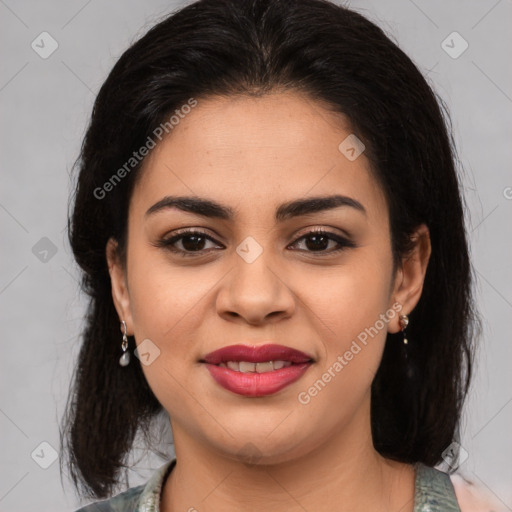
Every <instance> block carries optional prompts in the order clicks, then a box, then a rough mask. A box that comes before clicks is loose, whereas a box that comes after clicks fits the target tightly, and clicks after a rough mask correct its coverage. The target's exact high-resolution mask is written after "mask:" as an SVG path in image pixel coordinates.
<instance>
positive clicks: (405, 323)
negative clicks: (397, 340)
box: [400, 315, 409, 345]
mask: <svg viewBox="0 0 512 512" xmlns="http://www.w3.org/2000/svg"><path fill="white" fill-rule="evenodd" d="M408 325H409V317H408V316H407V315H400V327H401V328H402V333H403V337H404V345H407V343H409V341H408V340H407V337H406V334H405V329H406V327H407V326H408Z"/></svg>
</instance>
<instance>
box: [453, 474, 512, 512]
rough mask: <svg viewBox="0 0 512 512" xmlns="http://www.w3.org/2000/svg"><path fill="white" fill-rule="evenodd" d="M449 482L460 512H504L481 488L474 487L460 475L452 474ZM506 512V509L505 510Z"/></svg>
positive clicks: (502, 506)
mask: <svg viewBox="0 0 512 512" xmlns="http://www.w3.org/2000/svg"><path fill="white" fill-rule="evenodd" d="M450 480H451V482H452V484H453V488H454V489H455V494H456V496H457V501H458V503H459V507H460V510H461V512H489V511H490V510H492V511H494V512H500V511H505V510H506V509H505V506H504V505H503V503H500V502H499V501H498V500H497V499H496V498H495V497H493V496H492V495H491V494H490V493H489V492H488V491H486V490H485V489H484V488H483V487H482V486H478V485H475V484H473V483H471V482H469V481H468V480H466V479H465V478H464V477H463V476H462V475H460V474H458V473H454V474H452V475H450ZM507 510H508V509H507Z"/></svg>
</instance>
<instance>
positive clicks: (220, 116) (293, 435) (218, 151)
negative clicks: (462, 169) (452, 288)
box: [107, 92, 428, 463]
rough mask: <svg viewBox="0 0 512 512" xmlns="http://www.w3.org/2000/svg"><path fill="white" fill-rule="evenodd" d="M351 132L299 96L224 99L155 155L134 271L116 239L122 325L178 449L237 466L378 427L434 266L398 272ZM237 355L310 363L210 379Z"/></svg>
mask: <svg viewBox="0 0 512 512" xmlns="http://www.w3.org/2000/svg"><path fill="white" fill-rule="evenodd" d="M350 135H351V130H350V126H349V124H348V122H347V120H346V119H344V118H343V117H342V116H341V115H335V114H334V113H332V112H329V111H328V110H326V109H325V108H323V107H322V105H320V104H319V103H316V102H314V101H312V100H311V99H308V98H307V97H305V96H302V95H299V94H296V93H291V92H287V93H279V94H278V93H276V94H272V95H267V96H264V97H260V98H246V97H244V98H242V97H237V98H234V97H230V98H220V97H216V98H211V99H205V100H199V101H198V104H197V106H196V107H195V108H194V109H193V110H192V111H191V112H190V113H189V114H188V115H187V116H185V117H184V118H183V119H181V120H180V122H179V124H178V125H176V126H175V127H174V129H173V131H172V132H171V133H170V135H169V136H168V137H167V138H166V139H163V141H162V142H161V143H160V144H159V145H158V146H157V147H156V148H155V149H153V150H152V152H151V153H150V155H149V156H148V157H147V158H146V161H145V165H144V169H143V170H142V175H141V177H140V180H139V181H138V183H137V185H136V186H135V188H134V191H133V195H132V198H131V203H130V208H129V218H128V241H127V259H126V266H123V265H122V264H121V263H120V262H119V261H118V259H116V256H115V243H114V242H113V241H111V242H109V245H108V247H107V257H108V259H109V267H110V272H111V278H112V289H113V297H114V302H115V305H116V308H117V311H118V313H119V317H120V319H124V320H125V321H126V323H127V326H128V333H129V334H133V335H134V336H135V339H136V343H137V345H138V346H139V349H141V353H143V354H146V355H145V356H143V357H142V359H143V363H146V364H142V369H143V371H144V374H145V376H146V378H147V381H148V383H149V385H150V387H151V389H152V390H153V392H154V394H155V395H156V397H157V398H158V400H159V401H160V403H161V404H162V405H163V407H164V408H165V409H166V410H167V411H168V413H169V415H170V418H171V424H172V428H173V433H174V437H175V442H176V449H177V450H178V448H179V439H180V436H181V438H182V439H185V438H187V437H188V438H193V439H195V440H197V442H199V443H201V444H202V445H203V446H205V447H208V448H210V449H212V450H215V451H217V452H218V453H222V454H224V455H226V456H228V457H232V458H235V457H236V456H237V454H238V453H240V451H241V450H242V451H243V450H244V449H246V448H247V446H249V445H250V446H252V447H253V448H254V451H255V452H256V453H257V454H258V457H260V458H261V461H262V462H263V461H265V462H268V463H272V462H277V461H285V460H289V459H291V458H293V457H297V456H300V455H301V454H307V453H308V452H310V451H311V450H313V449H315V447H318V446H319V445H320V444H321V443H323V442H325V439H334V438H335V437H336V436H339V435H342V434H343V433H345V434H347V433H348V432H349V430H350V428H353V426H354V425H359V428H361V427H362V425H365V426H366V427H367V426H369V403H370V401H369V398H370V386H371V383H372V380H373V377H374V375H375V373H376V371H377V369H378V366H379V363H380V360H381V356H382V352H383V348H384V343H385V340H386V334H387V332H397V331H398V330H399V324H398V312H399V310H400V309H402V312H404V313H409V312H410V311H411V310H412V309H413V307H414V305H415V303H416V302H417V300H418V299H419V294H420V293H421V285H422V282H423V276H424V271H425V267H426V259H425V258H423V259H421V258H412V259H410V261H409V263H408V264H407V265H408V266H404V267H403V268H401V267H399V270H398V272H397V273H396V275H393V261H392V254H391V241H390V228H389V219H388V213H387V212H388V209H387V204H386V199H385V197H384V195H383V192H382V190H381V188H380V186H379V184H378V183H377V182H376V181H375V179H374V178H373V177H372V175H371V172H370V167H369V162H368V160H367V158H366V156H365V154H364V152H363V153H362V154H361V155H360V156H359V157H357V158H355V159H354V154H355V153H354V152H352V151H350V147H353V144H352V146H351V145H350V144H349V143H350V141H351V139H349V140H348V142H345V143H344V144H345V145H343V144H342V146H341V149H340V144H341V143H342V142H343V141H345V139H347V137H349V136H350ZM346 144H348V146H346ZM347 148H348V150H347ZM355 149H356V150H357V149H358V148H357V147H356V148H355ZM348 157H350V158H348ZM178 196H179V197H183V196H186V197H192V198H193V199H202V200H208V201H210V202H212V203H215V204H216V205H217V206H216V207H214V208H213V207H211V205H210V206H209V207H207V208H203V209H202V214H201V213H199V212H198V211H197V209H195V211H190V210H194V208H192V207H191V205H192V202H188V203H184V204H183V203H182V204H181V206H180V205H178V204H177V203H173V202H172V201H170V199H171V198H176V197H178ZM337 196H339V197H338V198H337V199H336V197H337ZM340 197H341V199H340ZM312 198H316V199H318V201H317V202H308V200H310V199H312ZM325 198H330V199H331V201H330V202H329V201H324V199H325ZM333 198H335V199H334V200H333ZM296 202H297V203H296ZM294 203H296V204H294ZM187 205H188V207H187ZM315 206H316V207H315ZM319 230H320V231H322V232H323V233H315V231H319ZM190 231H192V232H193V233H192V234H191V233H190ZM427 252H428V251H427ZM426 258H427V259H428V254H427V256H426ZM142 343H144V345H142V348H141V344H142ZM239 344H241V345H246V346H248V347H249V348H251V347H255V346H256V347H260V346H262V345H266V344H277V345H282V346H284V347H287V348H290V349H295V350H297V351H300V352H302V353H303V354H305V355H306V356H307V358H310V361H309V362H308V363H304V364H302V365H301V364H299V363H297V362H295V363H293V364H292V365H291V366H286V367H285V368H283V369H281V370H279V369H274V370H272V372H275V375H277V376H275V377H270V378H268V377H269V376H268V375H267V376H266V377H264V378H263V379H261V380H260V381H259V382H260V384H259V385H258V384H257V383H255V382H256V379H257V378H258V377H256V376H255V374H251V375H247V374H243V373H238V375H235V376H234V377H233V373H230V375H231V377H229V378H228V379H227V380H228V381H229V382H231V384H230V385H228V386H227V387H225V386H226V384H224V385H222V384H220V383H219V382H220V381H222V379H223V377H222V375H225V374H226V373H228V372H234V371H236V370H233V369H231V368H222V367H216V368H215V369H214V371H213V372H212V371H210V370H209V369H208V366H209V365H208V364H207V363H206V362H205V358H206V357H207V355H208V354H210V353H211V352H213V351H216V350H218V349H221V348H223V347H227V346H233V345H239ZM283 354H284V355H282V356H279V357H281V359H282V360H286V359H287V358H288V359H290V358H291V356H290V355H289V354H286V352H284V353H283ZM230 357H231V359H234V358H235V357H234V356H230ZM244 357H245V359H244ZM249 357H250V356H249V355H245V356H242V360H244V361H246V360H247V359H249ZM268 357H269V358H271V359H273V360H274V361H276V360H277V359H278V358H279V357H278V356H277V355H275V354H274V355H271V356H268ZM144 359H145V360H146V361H144ZM249 362H250V361H249ZM290 362H291V361H290ZM131 364H140V363H139V361H138V360H137V359H135V358H134V359H133V360H132V363H131ZM212 366H213V364H212ZM274 366H276V367H278V366H279V363H277V364H276V363H273V366H271V367H269V366H265V365H262V366H259V367H258V368H259V369H258V370H257V371H256V373H258V371H260V370H261V371H264V372H268V371H269V370H271V369H272V368H274ZM243 367H244V368H245V369H252V370H256V367H255V366H243ZM297 367H300V368H297ZM290 368H293V370H291V369H290ZM279 372H280V373H279ZM293 372H295V373H293ZM219 374H221V375H220V377H218V378H219V379H220V380H219V381H218V380H217V379H216V378H214V376H213V375H217V376H218V375H219ZM244 376H245V377H247V379H246V380H244V381H243V382H242V380H243V377H244ZM230 379H231V380H230ZM229 382H228V384H229ZM244 389H245V391H243V390H244ZM351 426H352V427H351Z"/></svg>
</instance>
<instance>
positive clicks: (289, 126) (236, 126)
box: [132, 92, 386, 217]
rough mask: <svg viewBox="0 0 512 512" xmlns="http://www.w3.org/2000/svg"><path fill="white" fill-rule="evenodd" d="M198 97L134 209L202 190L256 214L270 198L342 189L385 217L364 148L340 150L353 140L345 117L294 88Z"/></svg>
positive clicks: (156, 154)
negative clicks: (352, 154) (350, 154)
mask: <svg viewBox="0 0 512 512" xmlns="http://www.w3.org/2000/svg"><path fill="white" fill-rule="evenodd" d="M197 102H198V103H197V106H195V107H194V108H193V109H192V110H191V111H190V113H188V114H186V115H184V116H183V117H182V118H181V119H180V120H179V123H178V124H176V125H175V126H174V128H173V129H172V131H171V132H170V133H169V135H167V136H166V137H165V138H163V140H162V142H160V143H159V144H158V145H157V146H156V147H155V148H154V149H153V150H152V151H151V153H150V154H149V155H148V156H147V157H146V160H145V162H144V166H143V169H142V170H141V172H142V176H141V179H140V180H139V181H138V183H137V185H136V188H135V190H134V196H135V197H133V198H132V200H133V202H134V206H140V207H141V208H142V207H144V206H147V207H150V206H151V205H152V204H153V203H155V202H157V201H158V200H160V199H161V198H162V196H164V195H166V194H169V195H177V194H180V195H187V196H190V195H197V196H201V197H210V198H215V199H216V200H218V201H219V202H222V203H224V204H230V205H233V206H236V211H241V212H242V211H244V210H249V209H250V210H251V211H252V212H253V215H257V214H258V212H259V213H260V214H261V213H262V209H263V208H265V206H267V205H269V204H270V203H282V202H285V201H287V200H292V199H296V198H298V197H308V196H320V195H327V194H333V193H339V194H343V195H347V196H351V197H354V198H355V199H357V200H358V201H360V202H361V203H363V204H365V207H366V208H367V209H368V210H369V213H370V214H372V211H373V214H374V215H376V216H380V217H382V208H386V205H385V199H384V196H383V193H382V191H381V189H380V186H379V185H378V184H377V183H376V181H375V180H374V178H373V176H372V173H371V170H370V165H369V161H368V159H367V158H366V156H365V155H364V152H363V153H362V154H361V155H360V156H359V157H358V158H356V159H355V160H353V159H349V158H347V155H346V153H344V152H343V151H341V150H340V144H342V143H343V142H344V141H346V140H347V137H353V134H352V132H351V128H350V124H349V122H348V120H347V118H346V117H344V116H343V115H341V114H338V113H334V112H332V111H330V110H328V109H327V108H325V107H324V106H323V105H322V104H320V103H318V102H316V101H314V100H312V99H311V98H309V97H307V96H305V95H303V94H299V93H292V92H286V93H275V94H269V95H266V96H262V97H257V98H254V97H247V96H236V97H212V98H208V99H198V100H197ZM348 140H349V141H350V140H351V139H350V138H349V139H348ZM343 147H344V146H343V145H342V149H343ZM149 203H151V204H149ZM246 213H248V212H246Z"/></svg>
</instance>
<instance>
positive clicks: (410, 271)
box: [388, 224, 432, 333]
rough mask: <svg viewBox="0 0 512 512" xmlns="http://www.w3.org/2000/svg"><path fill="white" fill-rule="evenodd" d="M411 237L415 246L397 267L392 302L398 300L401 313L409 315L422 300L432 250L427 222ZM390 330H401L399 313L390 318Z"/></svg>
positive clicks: (393, 331)
mask: <svg viewBox="0 0 512 512" xmlns="http://www.w3.org/2000/svg"><path fill="white" fill-rule="evenodd" d="M411 239H412V240H413V242H414V248H413V249H412V251H411V252H410V253H409V254H407V255H406V256H405V257H404V258H403V259H402V262H401V265H400V266H399V268H398V269H397V272H396V276H395V284H394V288H393V293H392V296H391V298H392V301H391V304H394V303H396V302H398V303H399V304H400V305H401V306H402V309H401V311H400V314H403V315H408V314H409V313H410V312H411V311H412V310H413V309H414V308H415V307H416V304H417V303H418V301H419V300H420V297H421V292H422V290H423V283H424V281H425V274H426V272H427V265H428V262H429V259H430V254H431V252H432V247H431V245H430V233H429V230H428V228H427V226H426V225H425V224H421V225H420V226H418V227H417V228H416V229H415V231H414V233H413V234H412V235H411ZM391 304H390V307H391ZM388 331H389V332H390V333H396V332H399V331H401V327H400V323H399V315H396V316H395V317H394V318H393V319H390V321H389V323H388Z"/></svg>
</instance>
